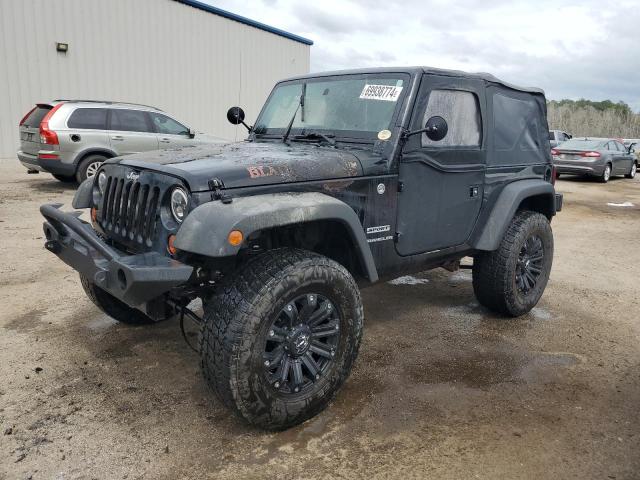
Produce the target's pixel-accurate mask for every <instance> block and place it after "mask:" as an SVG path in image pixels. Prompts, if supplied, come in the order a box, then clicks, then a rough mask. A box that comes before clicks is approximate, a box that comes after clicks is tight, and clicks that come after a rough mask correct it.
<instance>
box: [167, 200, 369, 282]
mask: <svg viewBox="0 0 640 480" xmlns="http://www.w3.org/2000/svg"><path fill="white" fill-rule="evenodd" d="M318 220H333V221H338V222H340V223H341V224H342V225H344V226H345V228H346V229H347V231H348V232H349V235H350V236H351V240H352V241H353V244H354V245H355V246H356V250H357V251H356V255H357V257H358V259H359V261H360V263H361V266H362V269H363V271H364V273H365V276H366V277H367V278H368V279H369V281H370V282H372V283H373V282H376V281H377V280H378V272H377V270H376V266H375V263H374V260H373V255H372V254H371V249H370V248H369V244H368V243H367V238H366V236H365V233H364V229H363V228H362V224H361V223H360V220H359V219H358V216H357V215H356V213H355V212H354V211H353V209H352V208H351V207H349V206H348V205H347V204H346V203H344V202H342V201H341V200H338V199H337V198H334V197H331V196H329V195H325V194H323V193H318V192H304V193H273V194H264V195H255V196H250V197H239V198H233V201H232V202H230V203H223V202H221V201H212V202H208V203H204V204H202V205H200V206H198V207H196V208H195V209H194V210H193V211H192V212H190V213H189V215H187V218H186V219H185V220H184V222H183V224H182V226H181V227H180V230H178V233H177V235H176V240H175V242H174V245H175V247H176V248H178V249H179V250H183V251H186V252H191V253H195V254H199V255H204V256H207V257H230V256H234V255H236V254H237V253H238V251H239V250H240V246H233V245H231V244H229V242H227V236H228V235H229V232H230V231H231V230H240V231H241V232H242V234H243V235H244V238H248V237H249V236H250V235H251V234H253V233H255V232H258V231H260V230H265V229H270V228H274V227H280V226H287V225H295V224H301V223H308V222H313V221H318Z"/></svg>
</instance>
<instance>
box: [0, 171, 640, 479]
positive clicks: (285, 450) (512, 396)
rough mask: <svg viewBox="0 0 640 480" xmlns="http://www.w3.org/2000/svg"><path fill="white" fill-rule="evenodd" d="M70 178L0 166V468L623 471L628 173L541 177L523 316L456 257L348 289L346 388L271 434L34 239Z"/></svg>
mask: <svg viewBox="0 0 640 480" xmlns="http://www.w3.org/2000/svg"><path fill="white" fill-rule="evenodd" d="M73 188H74V187H72V186H68V185H64V184H61V183H59V182H57V181H56V180H54V179H53V178H51V177H50V176H48V175H43V174H40V175H27V174H26V173H25V171H24V170H23V169H22V167H20V166H19V165H18V164H17V162H16V161H14V160H6V161H1V162H0V235H1V238H2V240H1V243H0V244H1V245H2V251H3V257H4V258H3V261H2V264H1V265H0V305H1V307H0V428H1V430H0V478H3V479H4V478H7V479H14V478H17V479H25V478H34V479H73V478H82V479H84V478H87V479H88V478H98V479H112V478H114V479H118V478H129V479H135V478H153V479H156V478H158V479H183V478H185V479H186V478H216V479H218V478H221V479H226V478H244V479H251V478H296V479H298V478H348V479H353V478H360V477H364V478H404V479H412V478H416V479H418V478H420V479H422V478H434V479H436V478H437V479H449V478H451V479H461V478H464V479H468V478H477V479H497V478H501V479H502V478H504V479H519V478H535V479H574V478H575V479H586V478H594V479H638V478H640V415H639V407H640V368H639V367H640V318H639V316H640V315H639V314H640V301H639V300H638V298H639V297H638V289H639V287H640V275H639V273H640V267H639V263H640V248H639V242H638V237H639V235H640V179H636V180H626V179H615V180H613V181H611V182H610V183H609V184H607V185H601V184H598V183H595V182H591V181H584V180H575V179H569V180H561V181H559V182H558V189H559V190H560V191H562V192H564V194H565V208H564V210H563V212H562V213H561V214H560V215H559V216H558V217H556V219H555V220H554V222H553V229H554V233H555V239H556V252H555V261H554V267H553V271H552V276H551V281H550V284H549V286H548V288H547V291H546V293H545V295H544V296H543V298H542V300H541V302H540V304H539V305H538V307H536V308H535V309H534V310H533V311H532V312H531V314H529V315H526V316H524V317H522V318H519V319H514V320H505V319H503V318H498V317H496V316H494V315H492V314H491V313H489V312H487V311H486V310H484V309H483V308H481V307H479V306H478V304H477V303H476V301H475V299H474V296H473V291H472V287H471V278H470V274H469V272H468V271H464V270H463V271H459V272H455V273H449V272H445V271H443V270H435V271H432V272H428V273H426V274H424V275H419V276H417V277H410V278H404V279H401V280H400V281H397V282H394V283H395V284H394V283H385V284H381V285H378V286H375V287H371V288H369V289H366V290H364V291H363V296H364V305H365V316H366V320H365V334H364V340H363V345H362V348H361V351H360V357H359V359H358V362H357V364H356V367H355V369H354V371H353V373H352V375H351V377H350V378H349V380H348V382H347V384H346V386H345V388H344V389H343V390H342V391H341V392H340V393H339V395H338V397H337V398H336V400H335V401H334V402H333V403H332V404H331V406H330V407H329V408H328V409H327V410H326V411H325V412H324V413H322V414H321V415H319V416H318V417H316V418H314V419H312V420H310V421H308V422H307V423H305V424H303V425H301V426H299V427H297V428H294V429H292V430H289V431H286V432H284V433H275V434H274V433H264V432H261V431H257V430H255V429H252V428H250V427H248V426H246V425H245V424H243V423H242V422H241V421H240V420H238V419H237V418H235V417H233V416H231V415H230V414H229V412H228V411H227V410H225V409H224V408H223V407H222V406H221V405H220V403H219V402H218V401H217V400H216V399H215V398H214V397H213V396H212V395H211V394H210V393H209V391H208V390H207V388H206V387H205V384H204V382H203V379H202V378H201V374H200V372H199V369H198V357H197V355H196V354H195V353H194V352H192V351H191V350H189V348H188V347H187V345H186V344H185V342H184V341H183V339H182V338H181V336H180V333H179V327H178V323H177V321H170V322H167V323H161V324H157V325H153V326H147V327H128V326H126V325H120V324H117V323H116V322H114V321H112V320H111V319H109V318H108V317H106V316H105V315H103V314H101V313H100V312H99V311H98V310H97V309H96V308H95V307H94V306H93V305H92V304H91V303H90V302H89V300H88V299H87V298H85V296H84V294H83V292H82V289H81V287H80V284H79V281H78V277H77V275H76V274H75V273H74V272H73V271H72V270H71V269H70V268H69V267H67V266H66V265H64V264H63V263H62V262H60V261H58V260H57V259H56V258H55V257H54V256H53V255H51V254H50V253H48V252H47V251H45V250H44V248H43V239H42V229H41V223H42V219H41V217H40V215H39V212H38V207H39V205H40V204H42V203H45V202H64V203H66V204H69V203H70V200H71V198H72V194H73ZM625 202H630V203H631V204H633V206H616V205H609V204H625ZM3 433H4V434H3Z"/></svg>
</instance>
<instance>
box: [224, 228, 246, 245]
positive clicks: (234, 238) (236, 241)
mask: <svg viewBox="0 0 640 480" xmlns="http://www.w3.org/2000/svg"><path fill="white" fill-rule="evenodd" d="M242 240H243V236H242V232H241V231H240V230H231V231H230V232H229V236H228V237H227V241H228V242H229V244H231V245H233V246H234V247H237V246H238V245H240V244H241V243H242Z"/></svg>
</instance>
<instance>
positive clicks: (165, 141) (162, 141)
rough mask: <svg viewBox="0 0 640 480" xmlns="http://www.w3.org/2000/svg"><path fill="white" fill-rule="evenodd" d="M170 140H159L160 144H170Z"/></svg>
mask: <svg viewBox="0 0 640 480" xmlns="http://www.w3.org/2000/svg"><path fill="white" fill-rule="evenodd" d="M170 142H171V140H169V139H168V138H161V139H160V143H170Z"/></svg>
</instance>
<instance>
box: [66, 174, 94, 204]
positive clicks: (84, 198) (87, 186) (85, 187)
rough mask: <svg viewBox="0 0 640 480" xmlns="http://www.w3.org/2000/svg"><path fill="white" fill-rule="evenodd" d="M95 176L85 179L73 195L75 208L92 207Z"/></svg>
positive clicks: (72, 202)
mask: <svg viewBox="0 0 640 480" xmlns="http://www.w3.org/2000/svg"><path fill="white" fill-rule="evenodd" d="M93 180H94V178H93V177H89V178H87V179H86V180H84V181H83V182H82V183H81V184H80V186H79V187H78V190H76V193H75V194H74V195H73V200H72V201H71V206H72V207H73V208H89V207H91V200H92V197H93Z"/></svg>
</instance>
